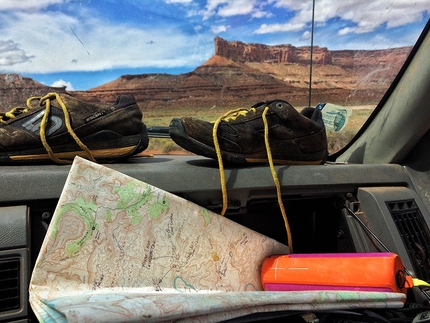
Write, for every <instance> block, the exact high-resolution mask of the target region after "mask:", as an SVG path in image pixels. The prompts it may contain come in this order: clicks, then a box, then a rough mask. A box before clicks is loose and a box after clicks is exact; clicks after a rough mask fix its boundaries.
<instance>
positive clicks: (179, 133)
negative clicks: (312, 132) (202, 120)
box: [169, 119, 327, 165]
mask: <svg viewBox="0 0 430 323" xmlns="http://www.w3.org/2000/svg"><path fill="white" fill-rule="evenodd" d="M169 134H170V137H171V138H172V140H173V141H174V142H175V143H177V144H178V145H179V146H181V147H182V148H184V149H186V150H188V151H190V152H192V153H194V154H197V155H201V156H205V157H208V158H212V159H217V155H216V151H215V148H214V147H211V146H208V145H206V144H204V143H202V142H200V141H197V140H195V139H194V138H191V137H190V136H188V135H187V133H186V132H185V128H184V125H183V124H182V122H181V120H180V119H173V120H172V122H171V123H170V127H169ZM221 156H222V159H223V161H225V162H228V163H235V164H266V163H268V162H269V160H268V159H267V158H260V157H249V156H247V155H244V154H237V153H229V152H226V151H221ZM326 159H327V152H326V155H325V158H323V159H318V160H305V161H301V160H288V159H276V158H273V159H272V160H273V163H274V164H278V165H320V164H323V163H325V161H326Z"/></svg>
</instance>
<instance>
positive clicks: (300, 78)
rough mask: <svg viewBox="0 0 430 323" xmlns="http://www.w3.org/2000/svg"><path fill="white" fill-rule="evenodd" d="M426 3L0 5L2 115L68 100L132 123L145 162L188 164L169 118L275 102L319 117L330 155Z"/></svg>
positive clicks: (405, 43) (418, 27) (363, 110)
mask: <svg viewBox="0 0 430 323" xmlns="http://www.w3.org/2000/svg"><path fill="white" fill-rule="evenodd" d="M428 4H429V3H428V0H423V1H414V2H413V3H411V2H410V1H409V0H398V1H386V0H376V1H371V2H369V1H361V0H348V1H335V0H316V1H293V0H269V1H267V0H265V1H257V0H254V1H250V0H246V1H236V0H201V1H200V0H198V1H193V0H155V1H154V0H145V1H142V0H125V1H113V0H106V1H90V0H88V1H82V0H69V1H67V0H64V1H63V0H41V1H2V2H1V3H0V16H1V17H0V18H1V19H0V21H1V22H0V31H1V32H0V35H1V36H0V73H1V78H0V90H1V91H2V92H1V93H2V94H1V98H0V100H1V103H2V105H1V106H2V111H7V110H9V109H10V108H12V107H13V106H16V105H22V103H23V102H25V100H26V99H27V98H28V97H30V96H34V95H42V94H44V93H46V92H49V91H64V90H66V91H68V92H70V93H72V94H73V95H75V96H77V97H79V98H81V99H83V100H86V101H89V102H106V103H112V102H114V101H115V98H116V96H117V95H118V94H120V93H131V94H133V95H134V97H135V98H136V100H137V102H138V104H139V107H140V109H141V110H142V111H143V115H144V122H145V123H146V125H147V126H148V128H149V135H150V137H151V139H150V144H149V147H148V149H147V150H146V152H145V153H162V154H166V153H187V152H186V151H184V150H183V149H182V148H180V147H179V146H177V145H176V144H174V143H173V142H172V141H171V140H169V139H168V138H165V137H166V136H167V132H166V127H168V125H169V122H170V120H171V119H172V118H174V117H180V116H194V117H198V118H201V119H204V120H207V121H212V120H215V119H216V118H217V117H219V116H220V115H222V114H223V113H225V112H226V111H228V110H230V109H235V108H249V107H250V106H252V105H253V104H255V103H257V102H260V101H267V100H272V99H284V100H286V101H288V102H289V103H291V104H292V105H293V106H294V107H295V108H296V109H297V110H299V111H300V110H302V109H303V108H305V107H306V106H309V105H310V106H313V107H315V106H319V107H321V108H323V115H324V121H325V124H326V129H327V133H328V141H329V152H330V153H333V152H335V151H337V150H339V149H341V148H342V147H343V146H345V145H346V144H347V143H348V142H349V141H350V140H351V138H352V137H353V136H354V135H355V133H357V131H358V130H359V129H360V127H361V126H362V125H363V124H364V122H365V121H366V119H367V118H368V116H369V115H370V114H371V113H372V111H373V109H374V108H375V106H376V105H377V103H378V102H379V100H380V99H381V98H382V96H383V95H384V93H385V91H386V90H387V89H388V87H389V86H390V84H391V82H392V81H393V79H394V77H395V76H396V74H397V73H398V71H399V70H400V68H401V67H402V65H403V63H404V61H405V60H406V58H407V56H408V54H409V52H410V51H411V48H412V46H413V45H414V43H415V41H416V40H417V38H418V36H419V34H420V32H421V31H422V29H423V27H424V26H425V24H426V22H427V20H428V19H429V17H430V12H429V10H428V8H429V6H428Z"/></svg>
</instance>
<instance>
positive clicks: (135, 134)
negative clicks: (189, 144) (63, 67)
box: [0, 93, 149, 164]
mask: <svg viewBox="0 0 430 323" xmlns="http://www.w3.org/2000/svg"><path fill="white" fill-rule="evenodd" d="M148 141H149V140H148V134H147V131H146V126H145V124H144V123H143V122H142V112H141V111H140V109H139V107H138V106H137V104H136V101H135V99H134V97H133V96H131V95H120V96H119V97H118V98H117V101H116V103H115V104H114V105H111V106H109V105H105V106H102V105H95V104H91V103H87V102H83V101H80V100H77V99H75V98H74V97H72V96H71V95H69V94H66V93H61V94H58V93H49V94H47V95H45V96H44V97H41V98H40V97H37V98H30V99H28V100H27V107H23V108H21V107H20V108H14V109H12V110H11V111H9V112H6V113H0V163H1V164H14V163H29V162H30V163H33V162H41V161H49V160H53V161H55V162H57V163H70V161H71V160H72V159H73V158H74V157H75V156H77V155H79V156H82V157H85V158H88V159H90V160H93V161H98V162H101V161H103V162H112V161H115V160H119V159H124V158H127V157H129V156H132V155H134V154H137V153H139V152H141V151H143V150H144V149H146V147H147V146H148Z"/></svg>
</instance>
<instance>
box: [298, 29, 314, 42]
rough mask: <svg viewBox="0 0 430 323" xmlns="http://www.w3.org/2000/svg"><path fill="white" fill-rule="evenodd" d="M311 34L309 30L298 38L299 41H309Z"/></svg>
mask: <svg viewBox="0 0 430 323" xmlns="http://www.w3.org/2000/svg"><path fill="white" fill-rule="evenodd" d="M311 36H312V33H311V32H310V31H309V30H306V31H305V32H304V33H303V34H302V37H300V39H301V40H308V39H311Z"/></svg>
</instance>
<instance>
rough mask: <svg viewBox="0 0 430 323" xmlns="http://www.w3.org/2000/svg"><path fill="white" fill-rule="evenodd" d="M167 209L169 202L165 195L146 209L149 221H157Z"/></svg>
mask: <svg viewBox="0 0 430 323" xmlns="http://www.w3.org/2000/svg"><path fill="white" fill-rule="evenodd" d="M168 209H169V202H168V201H167V198H166V196H165V195H163V198H162V199H161V200H156V201H155V202H154V203H152V204H151V205H150V206H149V208H148V214H149V218H150V219H158V218H159V217H160V216H161V214H163V213H164V212H166V211H167V210H168Z"/></svg>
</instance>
